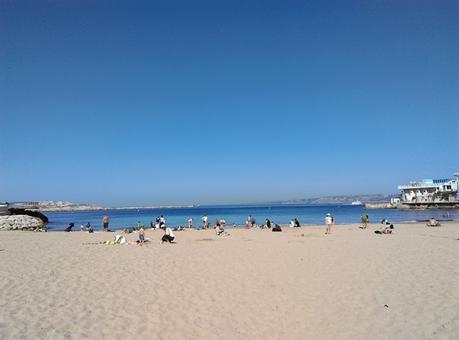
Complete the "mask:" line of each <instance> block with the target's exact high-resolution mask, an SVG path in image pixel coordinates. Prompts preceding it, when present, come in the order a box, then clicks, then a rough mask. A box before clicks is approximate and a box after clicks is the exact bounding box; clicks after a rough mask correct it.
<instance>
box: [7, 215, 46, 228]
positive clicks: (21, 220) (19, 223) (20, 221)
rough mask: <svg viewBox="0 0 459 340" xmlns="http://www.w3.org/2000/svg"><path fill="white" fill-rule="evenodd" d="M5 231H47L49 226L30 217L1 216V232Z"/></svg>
mask: <svg viewBox="0 0 459 340" xmlns="http://www.w3.org/2000/svg"><path fill="white" fill-rule="evenodd" d="M4 230H28V231H46V230H47V224H46V223H45V222H44V221H43V220H42V219H40V218H38V217H33V216H29V215H8V216H0V231H4Z"/></svg>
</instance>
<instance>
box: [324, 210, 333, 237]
mask: <svg viewBox="0 0 459 340" xmlns="http://www.w3.org/2000/svg"><path fill="white" fill-rule="evenodd" d="M334 222H335V220H334V219H333V217H332V215H331V214H330V213H328V214H327V215H326V216H325V225H326V229H325V235H328V234H331V226H332V224H333V223H334Z"/></svg>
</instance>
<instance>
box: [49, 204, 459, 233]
mask: <svg viewBox="0 0 459 340" xmlns="http://www.w3.org/2000/svg"><path fill="white" fill-rule="evenodd" d="M363 211H365V212H366V213H367V214H368V215H369V218H370V223H379V222H380V221H381V220H382V219H388V220H389V221H391V222H394V223H396V222H419V221H426V220H428V219H430V218H432V217H434V218H436V219H437V220H440V221H442V220H450V219H452V220H459V210H458V209H447V210H437V209H435V210H434V209H431V210H401V209H365V208H364V206H359V205H290V204H288V205H286V204H284V205H215V206H211V205H209V206H198V207H193V208H154V209H113V210H94V211H69V212H45V215H46V216H48V218H49V223H48V230H49V231H53V230H64V229H65V228H67V227H68V225H69V224H70V223H74V224H75V227H74V230H79V228H80V225H81V224H86V223H88V222H89V223H90V224H91V226H92V227H93V228H94V230H101V229H102V218H103V216H104V215H108V216H109V217H110V229H111V230H118V229H124V228H128V227H136V226H139V225H144V226H146V227H149V226H150V225H151V224H154V223H155V219H156V217H158V216H161V215H163V216H164V218H165V219H166V225H168V226H171V227H178V226H188V222H187V221H188V219H189V218H192V219H193V227H194V228H196V227H200V226H201V225H202V222H201V218H202V217H203V216H204V215H207V216H208V220H209V223H210V224H213V223H214V221H215V220H217V219H218V220H221V219H223V220H225V221H226V227H232V226H234V227H241V226H243V225H245V221H246V220H247V218H248V216H249V215H250V216H252V217H254V218H255V219H256V222H257V224H263V223H264V221H265V220H266V219H267V218H268V219H270V220H271V222H272V223H278V224H281V225H285V224H288V223H289V221H290V220H291V219H293V218H297V219H298V220H299V222H300V224H301V225H302V226H312V225H318V224H323V223H324V218H325V215H326V214H327V213H331V214H332V215H333V217H334V218H335V221H336V224H338V225H339V224H349V223H360V215H361V213H362V212H363Z"/></svg>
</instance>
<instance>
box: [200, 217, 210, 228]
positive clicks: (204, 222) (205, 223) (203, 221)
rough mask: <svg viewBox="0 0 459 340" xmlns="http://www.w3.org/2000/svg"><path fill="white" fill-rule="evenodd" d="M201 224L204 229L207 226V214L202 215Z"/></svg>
mask: <svg viewBox="0 0 459 340" xmlns="http://www.w3.org/2000/svg"><path fill="white" fill-rule="evenodd" d="M201 220H202V226H203V227H204V229H206V228H208V227H209V219H208V218H207V215H204V216H203V217H202V218H201Z"/></svg>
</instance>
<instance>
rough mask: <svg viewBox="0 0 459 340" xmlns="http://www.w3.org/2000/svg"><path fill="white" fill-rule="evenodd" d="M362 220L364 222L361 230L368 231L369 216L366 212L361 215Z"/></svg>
mask: <svg viewBox="0 0 459 340" xmlns="http://www.w3.org/2000/svg"><path fill="white" fill-rule="evenodd" d="M360 219H361V220H362V226H361V227H360V228H361V229H366V228H367V227H368V221H369V217H368V214H367V213H366V212H365V211H364V212H362V214H361V215H360Z"/></svg>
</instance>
